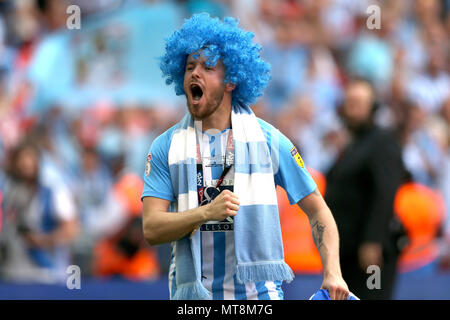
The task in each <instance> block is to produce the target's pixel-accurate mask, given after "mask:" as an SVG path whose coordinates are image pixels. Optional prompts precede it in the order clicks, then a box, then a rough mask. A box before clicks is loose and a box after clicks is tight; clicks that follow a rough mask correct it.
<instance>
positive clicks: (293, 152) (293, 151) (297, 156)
mask: <svg viewBox="0 0 450 320" xmlns="http://www.w3.org/2000/svg"><path fill="white" fill-rule="evenodd" d="M291 155H292V157H294V159H295V161H296V162H297V164H298V166H299V167H300V168H303V167H304V164H303V159H302V157H301V156H300V154H299V153H298V151H297V148H296V147H295V146H294V147H292V149H291Z"/></svg>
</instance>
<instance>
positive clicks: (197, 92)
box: [190, 83, 203, 102]
mask: <svg viewBox="0 0 450 320" xmlns="http://www.w3.org/2000/svg"><path fill="white" fill-rule="evenodd" d="M190 88H191V96H192V100H194V102H198V101H199V100H200V99H201V98H202V96H203V90H202V88H200V86H199V85H197V84H195V83H193V84H191V87H190Z"/></svg>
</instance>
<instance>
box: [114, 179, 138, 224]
mask: <svg viewBox="0 0 450 320" xmlns="http://www.w3.org/2000/svg"><path fill="white" fill-rule="evenodd" d="M143 188H144V182H143V181H142V179H141V177H139V176H138V175H136V174H133V173H127V174H125V175H123V176H122V177H121V178H120V179H119V181H117V182H116V183H115V184H114V186H113V189H114V194H115V196H116V197H117V198H118V199H119V200H120V201H121V203H122V205H123V206H124V207H125V208H126V209H127V211H128V213H129V214H130V215H131V216H140V215H141V214H142V201H141V197H140V194H141V193H142V189H143Z"/></svg>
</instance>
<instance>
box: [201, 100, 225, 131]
mask: <svg viewBox="0 0 450 320" xmlns="http://www.w3.org/2000/svg"><path fill="white" fill-rule="evenodd" d="M201 122H202V130H203V131H207V130H210V129H216V130H218V131H223V130H225V129H226V128H229V127H230V125H231V104H229V105H223V106H220V107H219V108H218V109H217V110H216V111H215V112H214V113H213V114H211V115H210V116H209V117H207V118H206V119H202V120H201Z"/></svg>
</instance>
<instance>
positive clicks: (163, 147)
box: [151, 123, 180, 153]
mask: <svg viewBox="0 0 450 320" xmlns="http://www.w3.org/2000/svg"><path fill="white" fill-rule="evenodd" d="M179 127H180V123H176V124H175V125H173V126H172V127H170V128H169V129H167V130H166V131H164V132H163V133H161V134H160V135H159V136H157V137H156V138H155V140H153V143H152V147H151V148H152V150H153V152H155V151H165V152H166V153H167V152H169V148H170V142H171V141H172V137H173V134H174V133H175V131H176V130H177V129H178V128H179Z"/></svg>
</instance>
